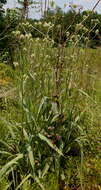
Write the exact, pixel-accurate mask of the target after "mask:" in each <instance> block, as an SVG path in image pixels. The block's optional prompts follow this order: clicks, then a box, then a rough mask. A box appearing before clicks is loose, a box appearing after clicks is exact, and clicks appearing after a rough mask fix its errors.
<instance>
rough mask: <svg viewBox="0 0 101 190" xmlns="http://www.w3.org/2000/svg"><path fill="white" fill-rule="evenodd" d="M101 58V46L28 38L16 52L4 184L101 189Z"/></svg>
mask: <svg viewBox="0 0 101 190" xmlns="http://www.w3.org/2000/svg"><path fill="white" fill-rule="evenodd" d="M100 60H101V54H100V49H96V50H93V49H83V48H78V47H77V48H76V49H75V50H73V48H72V47H68V48H63V49H61V48H56V47H52V44H51V42H50V41H42V40H38V39H36V40H35V39H33V40H32V39H31V40H30V41H27V42H26V43H25V44H24V48H21V50H20V51H17V50H16V52H15V55H14V63H16V64H15V69H14V70H12V71H11V68H10V69H9V68H8V67H7V69H5V68H6V66H5V65H4V69H3V70H4V72H3V74H2V77H1V80H0V81H1V89H0V94H1V98H0V107H1V111H0V147H1V148H0V188H1V189H3V186H4V189H7V188H8V186H10V188H11V186H14V187H13V188H14V189H15V190H17V189H21V190H23V189H24V190H27V189H28V190H34V189H35V190H37V189H40V188H41V189H42V190H47V189H48V190H55V189H59V187H60V186H63V188H64V189H66V188H67V189H72V188H73V187H76V188H78V187H80V188H81V189H82V190H83V189H88V190H89V189H90V188H91V186H92V187H95V186H97V187H98V188H99V189H100V188H101V179H100V178H101V176H100V175H101V174H100V169H101V164H100V153H101V152H100V151H101V149H100V148H101V147H100V146H101V144H100V143H101V141H100V123H101V117H100V108H101V103H100V99H101V97H100V93H101V86H100V80H101V79H100V70H99V68H100V67H101V64H100ZM0 66H2V64H1V65H0ZM7 77H8V78H9V83H8V78H7ZM4 81H6V83H4ZM5 92H6V93H5ZM7 92H8V93H7ZM98 139H99V140H98ZM91 182H92V183H91ZM11 190H12V188H11Z"/></svg>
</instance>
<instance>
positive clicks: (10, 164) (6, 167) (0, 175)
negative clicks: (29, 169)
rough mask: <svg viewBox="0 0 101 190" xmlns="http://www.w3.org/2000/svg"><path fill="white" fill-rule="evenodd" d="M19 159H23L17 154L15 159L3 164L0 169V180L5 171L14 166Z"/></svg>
mask: <svg viewBox="0 0 101 190" xmlns="http://www.w3.org/2000/svg"><path fill="white" fill-rule="evenodd" d="M21 158H23V154H18V155H17V157H16V158H14V159H13V160H11V161H9V162H8V163H7V164H5V165H4V166H3V167H2V169H1V170H0V178H1V177H2V176H3V175H4V174H5V173H6V171H7V170H8V169H9V168H10V167H11V166H12V165H14V164H16V162H17V161H18V160H20V159H21Z"/></svg>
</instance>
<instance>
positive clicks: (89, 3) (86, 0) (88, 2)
mask: <svg viewBox="0 0 101 190" xmlns="http://www.w3.org/2000/svg"><path fill="white" fill-rule="evenodd" d="M54 1H55V2H56V4H57V5H58V6H59V7H61V8H62V9H64V4H69V3H74V4H76V5H82V6H83V9H84V10H89V9H92V8H93V7H94V5H95V4H96V2H97V1H98V0H54ZM17 6H18V4H17V0H7V5H6V6H5V7H7V8H14V7H17ZM96 11H97V12H98V13H101V2H100V3H99V5H98V6H97V7H96ZM33 15H34V17H35V18H37V17H40V13H36V12H35V11H34V10H33V9H31V10H30V14H29V16H30V17H33Z"/></svg>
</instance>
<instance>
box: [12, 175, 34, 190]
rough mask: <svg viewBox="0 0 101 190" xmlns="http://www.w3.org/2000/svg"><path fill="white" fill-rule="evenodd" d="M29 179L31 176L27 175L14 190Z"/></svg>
mask: <svg viewBox="0 0 101 190" xmlns="http://www.w3.org/2000/svg"><path fill="white" fill-rule="evenodd" d="M30 177H31V174H29V175H27V176H26V177H25V178H24V179H23V180H22V181H21V183H20V184H19V185H18V186H17V188H16V189H15V190H18V189H19V188H20V187H21V186H22V185H23V184H24V183H25V182H26V181H27V180H28V179H29V178H30Z"/></svg>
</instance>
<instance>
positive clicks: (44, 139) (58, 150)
mask: <svg viewBox="0 0 101 190" xmlns="http://www.w3.org/2000/svg"><path fill="white" fill-rule="evenodd" d="M39 138H40V139H41V140H43V141H45V142H46V143H47V144H48V145H49V146H50V147H51V148H52V149H54V150H55V151H56V152H57V153H58V154H60V155H61V156H64V155H63V153H62V152H61V150H60V149H59V148H58V147H57V146H56V145H53V144H52V142H51V140H49V139H48V138H47V137H45V136H44V135H42V134H40V133H39Z"/></svg>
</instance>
